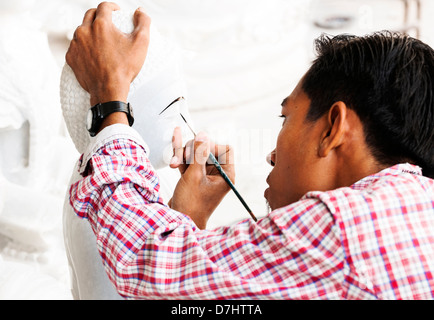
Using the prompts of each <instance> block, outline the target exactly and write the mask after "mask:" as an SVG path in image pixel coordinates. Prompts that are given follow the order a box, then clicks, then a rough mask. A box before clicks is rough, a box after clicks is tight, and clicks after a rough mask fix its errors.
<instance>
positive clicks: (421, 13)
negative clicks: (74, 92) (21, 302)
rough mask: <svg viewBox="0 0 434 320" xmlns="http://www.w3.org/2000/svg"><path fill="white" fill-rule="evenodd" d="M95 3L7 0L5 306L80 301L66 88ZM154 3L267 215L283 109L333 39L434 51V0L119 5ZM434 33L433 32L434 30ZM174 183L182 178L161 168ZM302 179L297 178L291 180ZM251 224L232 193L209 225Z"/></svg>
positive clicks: (204, 109)
mask: <svg viewBox="0 0 434 320" xmlns="http://www.w3.org/2000/svg"><path fill="white" fill-rule="evenodd" d="M98 3H99V1H91V0H69V1H68V0H38V1H36V0H14V1H9V0H0V27H1V28H0V299H71V298H72V297H71V294H70V291H69V286H70V283H69V271H68V265H67V260H66V255H65V249H64V245H63V232H62V210H63V202H64V199H65V195H66V192H67V188H68V180H69V178H70V175H71V172H72V168H73V165H74V163H75V161H76V160H77V158H78V156H79V154H78V153H77V151H76V150H75V148H74V146H73V144H72V141H71V140H70V138H69V135H68V132H67V130H66V127H65V124H64V122H63V118H62V114H61V108H60V99H59V81H60V73H61V70H62V67H63V65H64V63H65V62H64V56H65V53H66V50H67V48H68V45H69V41H70V39H71V38H72V34H73V32H74V30H75V28H76V27H77V26H78V25H79V24H80V23H81V21H82V17H83V15H84V13H85V12H86V10H87V9H89V8H91V7H96V6H97V5H98ZM117 3H118V4H119V5H120V6H121V8H122V9H125V10H135V9H136V8H137V7H138V6H142V7H144V8H145V9H146V10H147V12H148V14H149V15H150V16H151V18H152V21H153V24H154V25H156V26H157V28H158V29H159V31H160V33H162V34H163V35H164V36H166V37H168V38H170V39H171V40H172V41H174V42H176V43H177V45H178V46H179V47H180V48H181V49H182V62H183V71H184V76H185V79H186V82H187V86H188V90H189V96H188V101H189V108H190V113H191V117H192V119H193V121H194V124H195V127H196V130H197V131H199V130H203V131H206V132H208V133H209V135H210V136H211V138H212V139H213V140H215V141H217V142H219V143H230V144H231V145H233V146H234V148H235V151H236V170H237V179H236V180H237V181H236V185H237V188H238V189H239V191H240V193H241V194H242V195H243V197H244V199H245V200H246V202H247V203H248V204H249V206H250V207H251V208H252V209H253V211H254V213H255V214H256V215H257V216H258V217H261V216H264V215H266V214H267V206H266V204H265V201H264V199H263V191H264V190H265V188H266V183H265V179H266V177H267V175H268V173H269V171H270V167H269V166H268V164H267V163H266V161H265V158H266V155H267V154H268V153H269V152H270V151H271V150H272V149H273V148H274V143H275V140H276V137H277V133H278V131H279V129H280V126H281V120H280V119H279V118H278V115H279V114H280V103H281V102H282V100H283V99H284V98H285V97H286V96H288V95H289V94H290V93H291V91H292V89H293V88H294V86H295V85H296V83H297V82H298V80H299V79H300V77H301V76H302V75H303V74H304V72H305V71H306V70H307V68H308V66H309V64H310V62H311V61H312V59H313V58H314V50H313V41H314V39H315V38H316V37H318V36H319V35H321V34H322V33H328V34H332V35H335V34H339V33H352V34H356V35H363V34H366V33H371V32H373V31H379V30H385V29H387V30H393V31H401V32H405V33H408V34H410V35H412V36H414V37H418V38H420V39H421V40H423V41H425V42H426V43H428V44H430V45H431V46H432V45H434V34H433V33H432V30H433V25H432V24H433V23H432V22H431V20H432V15H433V13H434V1H430V0H420V1H416V0H408V1H406V0H360V1H359V0H345V1H344V0H340V1H339V0H329V1H328V0H267V1H264V0H263V1H259V0H218V1H217V0H129V1H128V0H119V1H117ZM430 30H431V31H430ZM160 174H161V176H162V177H163V179H162V180H163V182H164V183H167V184H168V185H169V189H170V187H171V186H172V187H173V186H174V183H176V181H177V179H178V177H179V175H178V173H177V172H176V171H172V170H170V169H163V170H161V171H160ZM288 183H290V182H288ZM245 218H248V214H247V212H246V211H245V210H244V208H243V206H242V205H241V204H240V202H239V201H238V200H237V198H236V197H235V196H234V195H233V194H232V193H229V195H228V196H227V198H225V199H224V201H223V202H222V204H221V205H220V206H219V208H218V209H217V210H216V212H215V213H214V215H213V217H212V218H211V220H210V223H209V227H211V228H212V227H215V226H219V225H223V224H229V223H233V222H235V221H238V220H241V219H245Z"/></svg>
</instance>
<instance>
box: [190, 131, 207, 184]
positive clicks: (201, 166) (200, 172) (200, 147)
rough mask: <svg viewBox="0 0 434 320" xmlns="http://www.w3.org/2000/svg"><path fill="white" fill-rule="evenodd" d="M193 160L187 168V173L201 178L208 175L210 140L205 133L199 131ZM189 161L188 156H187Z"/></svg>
mask: <svg viewBox="0 0 434 320" xmlns="http://www.w3.org/2000/svg"><path fill="white" fill-rule="evenodd" d="M192 151H193V152H192V154H191V155H192V157H191V158H193V159H191V162H190V163H188V162H187V163H188V164H189V166H188V168H187V170H186V174H189V175H193V176H194V177H195V178H198V179H201V178H202V177H204V176H206V163H207V160H208V157H209V152H210V149H209V140H208V137H207V136H206V135H205V134H204V133H199V134H198V135H197V136H196V138H195V139H194V146H193V150H192ZM187 161H188V158H187Z"/></svg>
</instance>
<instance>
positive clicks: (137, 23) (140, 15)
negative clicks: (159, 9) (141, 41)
mask: <svg viewBox="0 0 434 320" xmlns="http://www.w3.org/2000/svg"><path fill="white" fill-rule="evenodd" d="M150 25H151V18H150V17H149V16H148V15H147V14H146V12H145V10H144V9H143V8H138V9H137V10H136V11H135V12H134V31H133V32H132V35H133V36H134V37H138V36H143V37H147V38H148V39H149V27H150Z"/></svg>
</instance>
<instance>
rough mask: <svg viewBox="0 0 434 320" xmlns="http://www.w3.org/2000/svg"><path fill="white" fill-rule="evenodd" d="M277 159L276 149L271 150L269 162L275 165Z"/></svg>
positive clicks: (268, 156) (268, 157)
mask: <svg viewBox="0 0 434 320" xmlns="http://www.w3.org/2000/svg"><path fill="white" fill-rule="evenodd" d="M275 159H276V149H274V150H273V151H271V152H270V153H269V154H268V155H267V162H268V164H269V165H271V166H272V167H274V163H275Z"/></svg>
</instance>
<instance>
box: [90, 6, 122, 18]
mask: <svg viewBox="0 0 434 320" xmlns="http://www.w3.org/2000/svg"><path fill="white" fill-rule="evenodd" d="M120 9H121V8H120V7H119V6H118V5H117V4H116V3H114V2H101V3H100V4H99V5H98V7H97V8H96V13H95V19H102V20H106V21H112V12H113V11H116V10H120Z"/></svg>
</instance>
